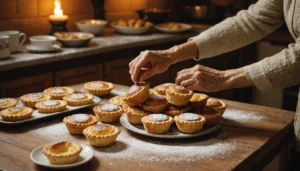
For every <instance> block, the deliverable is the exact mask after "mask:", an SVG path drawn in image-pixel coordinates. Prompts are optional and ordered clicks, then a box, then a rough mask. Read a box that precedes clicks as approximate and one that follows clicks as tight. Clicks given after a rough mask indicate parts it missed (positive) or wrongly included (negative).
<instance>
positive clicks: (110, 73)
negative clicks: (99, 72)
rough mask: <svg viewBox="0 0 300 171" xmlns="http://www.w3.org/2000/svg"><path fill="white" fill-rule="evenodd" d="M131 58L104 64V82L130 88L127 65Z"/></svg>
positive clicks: (130, 82)
mask: <svg viewBox="0 0 300 171" xmlns="http://www.w3.org/2000/svg"><path fill="white" fill-rule="evenodd" d="M132 59H133V58H123V59H118V60H114V61H110V62H106V63H105V66H104V67H105V80H106V81H110V82H113V83H115V84H122V85H127V86H130V85H132V84H133V83H132V81H131V78H130V74H129V63H130V61H131V60H132Z"/></svg>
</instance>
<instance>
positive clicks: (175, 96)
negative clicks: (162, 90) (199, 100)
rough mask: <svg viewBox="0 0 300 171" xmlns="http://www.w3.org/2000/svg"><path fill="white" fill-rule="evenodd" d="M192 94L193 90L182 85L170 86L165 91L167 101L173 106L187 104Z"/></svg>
mask: <svg viewBox="0 0 300 171" xmlns="http://www.w3.org/2000/svg"><path fill="white" fill-rule="evenodd" d="M192 96H193V91H191V90H188V89H186V88H184V87H182V86H170V87H169V88H168V90H167V91H166V97H167V100H168V102H169V103H170V104H172V105H175V106H184V105H186V104H188V102H189V100H190V99H191V97H192Z"/></svg>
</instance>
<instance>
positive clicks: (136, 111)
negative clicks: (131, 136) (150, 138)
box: [122, 105, 149, 124]
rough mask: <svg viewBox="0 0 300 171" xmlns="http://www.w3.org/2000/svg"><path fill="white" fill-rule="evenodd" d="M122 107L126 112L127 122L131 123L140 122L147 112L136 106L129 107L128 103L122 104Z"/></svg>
mask: <svg viewBox="0 0 300 171" xmlns="http://www.w3.org/2000/svg"><path fill="white" fill-rule="evenodd" d="M122 107H123V111H124V112H125V113H126V117H127V120H128V122H129V123H131V124H142V121H141V119H142V117H144V116H146V115H148V114H149V113H148V112H146V111H144V110H143V109H141V108H140V107H138V106H136V107H130V106H128V105H123V106H122Z"/></svg>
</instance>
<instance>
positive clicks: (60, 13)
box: [54, 0, 63, 16]
mask: <svg viewBox="0 0 300 171" xmlns="http://www.w3.org/2000/svg"><path fill="white" fill-rule="evenodd" d="M54 5H55V8H54V15H58V16H63V10H62V9H61V7H60V0H55V1H54Z"/></svg>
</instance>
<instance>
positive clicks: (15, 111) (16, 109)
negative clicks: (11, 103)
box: [6, 107, 28, 115]
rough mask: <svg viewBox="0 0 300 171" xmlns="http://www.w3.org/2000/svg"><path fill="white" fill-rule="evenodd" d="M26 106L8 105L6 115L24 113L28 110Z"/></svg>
mask: <svg viewBox="0 0 300 171" xmlns="http://www.w3.org/2000/svg"><path fill="white" fill-rule="evenodd" d="M26 109H27V108H25V107H10V108H8V109H7V113H6V114H8V115H21V114H25V113H27V112H28V111H27V110H26Z"/></svg>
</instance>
